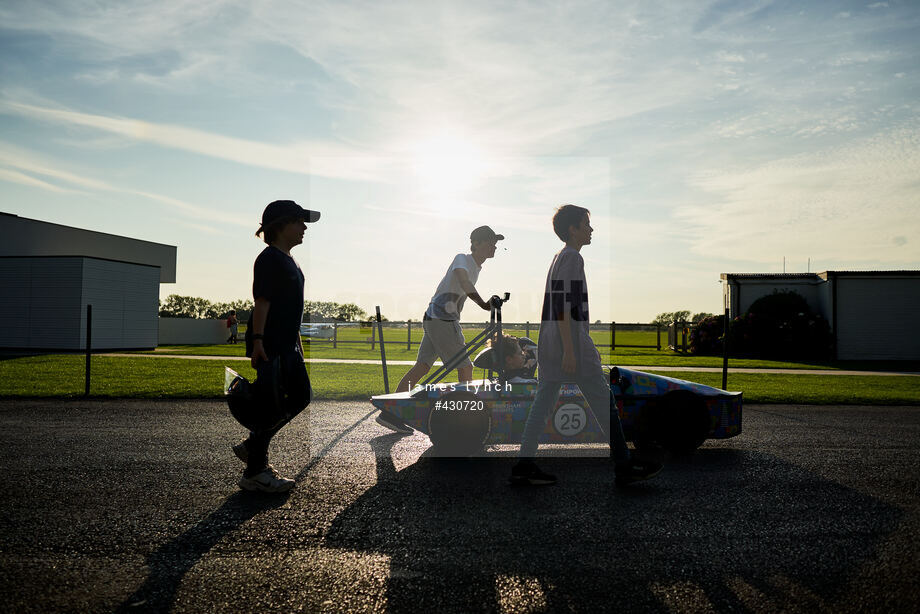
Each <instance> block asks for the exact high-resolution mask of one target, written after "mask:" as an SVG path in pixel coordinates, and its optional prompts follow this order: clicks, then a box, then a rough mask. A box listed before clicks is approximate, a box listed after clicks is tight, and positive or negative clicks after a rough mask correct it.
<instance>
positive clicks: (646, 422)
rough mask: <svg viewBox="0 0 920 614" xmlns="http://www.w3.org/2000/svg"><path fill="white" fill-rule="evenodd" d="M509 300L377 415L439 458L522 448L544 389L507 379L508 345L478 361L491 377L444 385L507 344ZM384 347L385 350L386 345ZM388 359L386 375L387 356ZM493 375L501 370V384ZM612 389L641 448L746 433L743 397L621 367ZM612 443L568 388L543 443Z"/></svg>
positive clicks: (387, 398)
mask: <svg viewBox="0 0 920 614" xmlns="http://www.w3.org/2000/svg"><path fill="white" fill-rule="evenodd" d="M508 299H509V295H508V294H507V293H506V294H505V297H504V299H500V298H499V297H497V296H494V297H492V299H491V304H492V309H491V318H490V323H489V325H488V326H487V327H486V328H485V329H484V330H483V331H482V332H481V333H480V334H479V335H477V336H476V337H475V338H474V339H473V340H471V341H470V342H469V343H468V344H467V345H466V346H465V347H464V350H463V351H462V352H460V353H458V354H457V355H456V356H454V357H453V358H451V360H449V361H447V362H446V363H445V364H444V365H443V366H441V367H440V368H439V369H438V370H437V371H436V372H435V373H433V374H432V375H431V376H429V377H428V378H427V379H426V380H424V381H423V382H422V383H421V384H419V385H418V386H416V387H415V388H414V389H412V390H410V391H408V392H397V393H392V394H382V395H377V396H374V397H372V398H371V403H372V404H373V405H374V407H376V408H377V409H380V410H385V411H388V412H391V413H393V414H395V415H396V416H398V417H399V418H401V419H402V420H403V421H404V422H406V423H407V424H408V425H409V426H411V427H412V428H414V429H416V430H418V431H421V432H422V433H425V434H426V435H428V437H429V438H430V439H431V443H432V445H433V446H434V453H435V454H436V455H443V456H470V455H475V454H477V453H478V452H480V451H482V449H483V448H484V447H485V446H489V445H499V444H519V443H520V441H521V435H522V434H523V432H524V424H525V422H526V421H527V414H528V412H529V410H530V407H531V404H532V403H533V399H534V395H535V393H536V389H537V384H536V382H535V381H520V380H519V379H511V380H509V379H506V378H505V376H504V373H503V372H502V370H501V369H499V368H498V366H500V365H503V364H504V361H503V356H502V349H501V348H502V344H500V343H496V344H493V347H491V348H488V349H486V350H484V351H483V352H481V353H480V354H479V355H478V356H477V357H476V360H475V361H474V365H475V366H478V367H482V368H484V369H487V370H488V377H486V378H483V379H478V380H473V381H470V382H462V383H449V384H443V383H440V380H441V379H443V378H444V377H445V376H446V375H447V374H448V373H449V372H450V371H451V370H453V369H454V368H456V366H457V365H458V364H459V363H460V362H461V361H462V360H463V359H464V358H466V357H468V356H471V355H472V354H473V353H474V352H476V351H477V350H479V349H480V348H481V347H482V346H483V345H484V344H485V343H486V341H488V340H489V339H490V338H495V339H500V338H501V334H502V333H501V305H502V303H504V302H505V301H507V300H508ZM381 333H382V330H381ZM381 339H382V336H381ZM380 345H381V348H383V343H381V344H380ZM490 352H491V353H493V355H489V353H490ZM383 358H384V372H385V371H386V356H385V355H384V356H383ZM493 368H495V369H496V370H497V376H494V377H493V371H492V369H493ZM609 383H610V392H611V395H612V397H613V399H615V402H616V408H617V411H618V413H619V416H620V423H621V424H622V426H623V432H624V435H625V436H626V439H627V440H628V441H632V442H634V443H635V445H636V446H637V447H640V448H641V447H651V446H660V447H663V448H665V449H667V450H670V451H671V452H676V453H688V452H692V451H693V450H695V449H696V448H697V447H699V446H700V445H701V444H702V443H703V442H704V441H705V440H706V439H727V438H729V437H735V436H736V435H739V434H740V433H741V403H742V393H741V392H727V391H725V390H720V389H718V388H712V387H710V386H704V385H702V384H696V383H693V382H688V381H684V380H679V379H675V378H671V377H665V376H662V375H655V374H651V373H645V372H643V371H635V370H632V369H625V368H620V367H613V368H611V369H610V371H609ZM607 441H608V438H607V436H606V435H605V434H604V433H603V432H602V431H601V428H600V425H599V424H598V422H597V419H596V418H595V417H594V414H593V413H592V410H591V408H590V407H589V406H588V404H587V403H586V401H585V399H584V397H583V396H582V394H581V392H580V391H579V389H578V386H577V385H575V384H564V385H563V386H562V389H561V391H560V394H559V399H558V401H557V403H556V407H555V408H554V410H553V412H552V413H551V418H550V419H549V420H548V421H547V425H546V428H545V429H544V431H543V434H542V436H541V438H540V443H547V444H586V443H605V442H607Z"/></svg>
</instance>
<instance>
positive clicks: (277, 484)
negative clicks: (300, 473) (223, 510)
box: [240, 465, 294, 492]
mask: <svg viewBox="0 0 920 614" xmlns="http://www.w3.org/2000/svg"><path fill="white" fill-rule="evenodd" d="M293 487H294V480H290V479H288V478H283V477H281V476H280V475H278V472H277V471H275V470H274V469H273V468H272V466H271V465H269V466H268V467H266V468H265V469H264V470H263V471H262V473H257V474H255V475H254V476H252V477H248V478H247V477H246V476H245V475H243V477H241V478H240V488H242V489H243V490H250V491H256V490H259V491H262V492H287V491H289V490H291V489H292V488H293Z"/></svg>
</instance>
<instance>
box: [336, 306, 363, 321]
mask: <svg viewBox="0 0 920 614" xmlns="http://www.w3.org/2000/svg"><path fill="white" fill-rule="evenodd" d="M365 318H367V312H366V311H364V310H363V309H361V308H360V307H358V306H357V305H355V304H354V303H345V304H344V305H337V309H336V314H335V319H336V320H338V321H339V322H358V321H360V320H363V319H365Z"/></svg>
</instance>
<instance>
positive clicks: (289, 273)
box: [252, 245, 304, 355]
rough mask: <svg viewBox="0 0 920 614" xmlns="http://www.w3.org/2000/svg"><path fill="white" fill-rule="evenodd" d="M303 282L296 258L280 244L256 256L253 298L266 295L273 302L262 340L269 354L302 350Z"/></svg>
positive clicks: (267, 248) (265, 297)
mask: <svg viewBox="0 0 920 614" xmlns="http://www.w3.org/2000/svg"><path fill="white" fill-rule="evenodd" d="M303 283H304V277H303V272H302V271H301V270H300V267H299V266H297V262H295V261H294V259H293V258H292V257H290V256H288V255H287V254H285V253H284V252H282V251H281V250H280V249H278V248H277V247H273V246H271V245H269V246H268V247H266V248H265V249H264V250H262V253H261V254H259V257H258V258H256V263H255V265H254V266H253V275H252V298H253V299H258V298H264V299H266V300H268V301H269V302H270V303H271V306H270V307H269V309H268V319H267V320H266V322H265V331H264V333H263V334H264V339H263V341H262V344H263V346H264V347H265V352H266V353H267V354H269V355H276V354H279V353H282V352H289V351H292V350H295V351H299V347H300V346H299V344H298V340H299V338H300V337H299V335H300V322H301V320H302V319H303Z"/></svg>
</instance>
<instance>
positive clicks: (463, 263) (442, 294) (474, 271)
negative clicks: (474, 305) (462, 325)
mask: <svg viewBox="0 0 920 614" xmlns="http://www.w3.org/2000/svg"><path fill="white" fill-rule="evenodd" d="M457 269H463V270H464V271H466V274H467V277H469V279H470V283H471V284H473V285H474V286H475V285H476V281H478V280H479V271H481V270H482V267H481V266H479V265H478V264H476V260H474V259H473V256H472V255H471V254H457V256H456V257H455V258H454V261H453V262H451V263H450V267H449V268H448V269H447V274H445V275H444V279H442V280H441V283H439V284H438V289H437V290H435V293H434V296H432V297H431V303H430V304H429V305H428V310H427V311H426V312H425V315H426V316H428V317H429V318H432V319H436V320H459V319H460V312H461V311H462V310H463V303H464V302H465V301H466V292H465V291H464V290H463V288H462V287H461V286H460V280H459V279H458V278H457V275H455V274H454V272H455V271H456V270H457Z"/></svg>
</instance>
